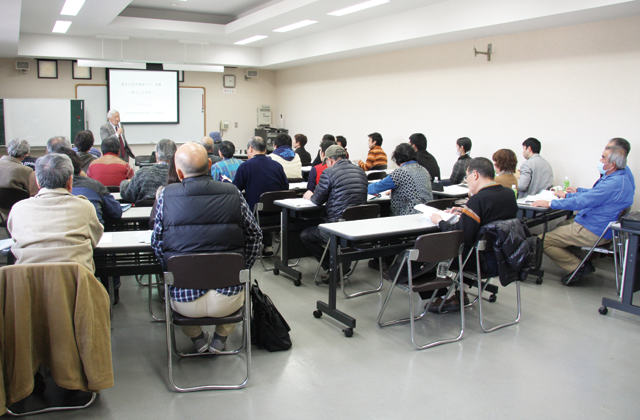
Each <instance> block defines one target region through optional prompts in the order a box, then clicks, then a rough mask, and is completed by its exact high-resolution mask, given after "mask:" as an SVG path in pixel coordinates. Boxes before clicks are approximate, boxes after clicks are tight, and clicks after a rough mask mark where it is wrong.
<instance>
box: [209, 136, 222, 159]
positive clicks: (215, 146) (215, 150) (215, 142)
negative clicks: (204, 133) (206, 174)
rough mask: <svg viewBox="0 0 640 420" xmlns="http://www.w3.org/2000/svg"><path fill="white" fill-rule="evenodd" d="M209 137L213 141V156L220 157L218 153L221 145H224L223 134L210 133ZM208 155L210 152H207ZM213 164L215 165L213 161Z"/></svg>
mask: <svg viewBox="0 0 640 420" xmlns="http://www.w3.org/2000/svg"><path fill="white" fill-rule="evenodd" d="M209 137H211V140H213V152H212V153H213V155H214V156H218V151H219V150H220V145H221V144H222V134H220V132H219V131H212V132H210V133H209ZM207 154H208V152H207ZM211 162H212V163H215V162H213V161H211Z"/></svg>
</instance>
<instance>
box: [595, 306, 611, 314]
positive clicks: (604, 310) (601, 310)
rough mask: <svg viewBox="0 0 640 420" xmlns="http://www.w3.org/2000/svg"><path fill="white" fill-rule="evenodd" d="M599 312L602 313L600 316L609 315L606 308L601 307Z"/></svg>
mask: <svg viewBox="0 0 640 420" xmlns="http://www.w3.org/2000/svg"><path fill="white" fill-rule="evenodd" d="M598 312H600V315H606V314H607V313H609V309H608V308H607V307H606V306H601V307H600V309H598Z"/></svg>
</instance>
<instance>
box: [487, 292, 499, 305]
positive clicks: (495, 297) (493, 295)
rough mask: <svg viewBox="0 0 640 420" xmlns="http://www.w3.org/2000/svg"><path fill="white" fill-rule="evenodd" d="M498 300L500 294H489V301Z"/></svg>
mask: <svg viewBox="0 0 640 420" xmlns="http://www.w3.org/2000/svg"><path fill="white" fill-rule="evenodd" d="M496 300H498V296H496V295H495V293H493V294H491V296H489V302H491V303H493V302H495V301H496Z"/></svg>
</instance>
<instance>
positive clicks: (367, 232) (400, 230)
mask: <svg viewBox="0 0 640 420" xmlns="http://www.w3.org/2000/svg"><path fill="white" fill-rule="evenodd" d="M319 227H320V229H321V230H324V231H326V232H329V233H331V234H335V235H337V236H339V237H341V238H345V239H348V240H352V241H366V240H371V239H381V238H384V237H386V236H399V235H403V234H415V233H420V232H421V231H425V233H428V232H429V231H436V230H437V226H436V224H435V223H433V222H432V221H431V220H429V219H424V218H423V217H422V214H411V215H408V216H393V217H384V218H376V219H366V220H354V221H351V222H336V223H322V224H321V225H320V226H319Z"/></svg>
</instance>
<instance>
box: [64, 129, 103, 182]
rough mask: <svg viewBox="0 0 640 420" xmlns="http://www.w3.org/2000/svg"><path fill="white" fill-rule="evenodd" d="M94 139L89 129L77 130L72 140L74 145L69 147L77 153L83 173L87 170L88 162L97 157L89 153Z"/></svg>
mask: <svg viewBox="0 0 640 420" xmlns="http://www.w3.org/2000/svg"><path fill="white" fill-rule="evenodd" d="M94 141H95V140H94V138H93V133H92V132H91V131H89V130H86V131H79V132H78V134H76V138H75V140H74V142H73V143H74V146H75V147H74V148H73V149H71V150H73V151H74V152H76V153H77V154H78V157H79V158H80V162H81V163H82V171H83V172H85V173H86V172H87V171H88V170H89V164H91V162H93V161H94V160H96V159H97V157H96V156H95V155H94V154H93V153H91V149H92V147H93V143H94ZM94 150H95V149H94ZM98 153H100V152H98ZM98 157H100V156H98Z"/></svg>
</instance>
